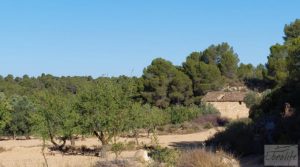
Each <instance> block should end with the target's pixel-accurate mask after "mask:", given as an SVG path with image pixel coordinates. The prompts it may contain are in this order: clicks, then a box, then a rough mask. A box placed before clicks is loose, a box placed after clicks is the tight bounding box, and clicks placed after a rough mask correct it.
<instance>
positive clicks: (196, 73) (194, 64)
mask: <svg viewBox="0 0 300 167" xmlns="http://www.w3.org/2000/svg"><path fill="white" fill-rule="evenodd" d="M200 59H201V57H200V53H199V54H195V53H193V54H191V55H190V56H189V57H187V59H186V62H185V63H183V68H184V71H185V73H186V74H188V75H189V77H190V78H191V79H192V81H193V91H194V95H195V96H201V95H203V94H205V93H207V91H210V90H217V89H220V88H221V87H222V86H223V78H222V76H221V72H220V70H219V69H218V67H217V66H216V65H214V64H206V63H204V62H202V61H201V60H200Z"/></svg>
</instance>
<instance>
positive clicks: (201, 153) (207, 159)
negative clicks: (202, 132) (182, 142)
mask: <svg viewBox="0 0 300 167" xmlns="http://www.w3.org/2000/svg"><path fill="white" fill-rule="evenodd" d="M177 166H178V167H239V166H240V165H239V163H238V162H237V161H236V160H235V159H234V157H233V156H232V155H230V154H227V153H225V152H223V151H220V152H217V153H212V152H207V151H205V150H203V149H195V150H189V151H186V152H183V153H182V155H181V157H180V159H179V160H178V164H177Z"/></svg>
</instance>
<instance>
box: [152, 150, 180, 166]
mask: <svg viewBox="0 0 300 167" xmlns="http://www.w3.org/2000/svg"><path fill="white" fill-rule="evenodd" d="M149 155H150V157H151V158H152V159H153V160H154V161H156V162H159V163H166V165H167V166H174V165H175V164H176V163H177V159H178V158H179V156H180V153H179V151H177V150H174V149H170V148H167V147H165V148H161V147H159V146H158V147H155V148H154V149H153V150H150V153H149Z"/></svg>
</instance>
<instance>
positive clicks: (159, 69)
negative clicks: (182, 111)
mask: <svg viewBox="0 0 300 167" xmlns="http://www.w3.org/2000/svg"><path fill="white" fill-rule="evenodd" d="M143 79H144V90H143V92H142V96H143V98H144V99H145V100H146V102H148V103H150V104H152V105H155V106H157V107H161V108H166V107H168V106H169V105H170V104H183V105H188V104H190V103H191V97H192V95H193V92H192V82H191V80H190V79H189V78H188V76H186V75H185V74H184V73H183V72H181V71H179V70H178V69H177V68H176V67H175V66H173V64H172V63H171V62H169V61H166V60H164V59H161V58H158V59H155V60H153V61H152V63H151V65H150V66H148V67H147V68H146V69H145V70H144V74H143Z"/></svg>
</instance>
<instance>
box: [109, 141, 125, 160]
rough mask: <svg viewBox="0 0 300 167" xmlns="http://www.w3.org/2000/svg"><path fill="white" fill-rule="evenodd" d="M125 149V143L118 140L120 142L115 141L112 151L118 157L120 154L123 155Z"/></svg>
mask: <svg viewBox="0 0 300 167" xmlns="http://www.w3.org/2000/svg"><path fill="white" fill-rule="evenodd" d="M124 150H125V145H124V143H121V142H118V143H114V144H112V146H111V151H112V152H113V153H114V154H115V156H116V159H118V158H119V156H120V155H121V153H122V152H123V151H124Z"/></svg>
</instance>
